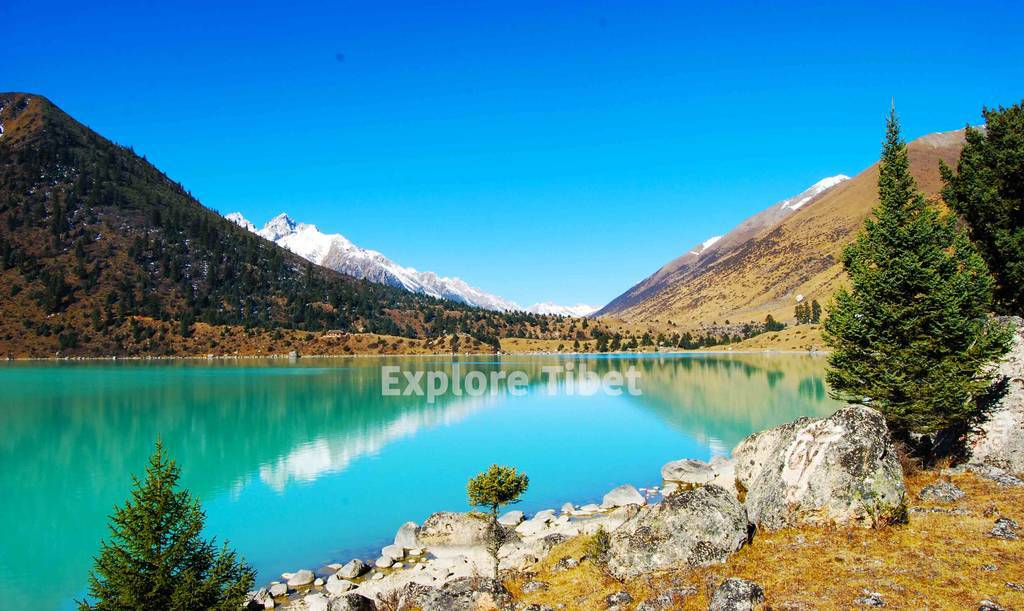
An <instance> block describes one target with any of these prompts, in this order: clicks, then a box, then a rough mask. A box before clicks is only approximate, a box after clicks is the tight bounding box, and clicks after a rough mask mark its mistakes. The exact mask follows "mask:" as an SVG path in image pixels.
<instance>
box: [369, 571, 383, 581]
mask: <svg viewBox="0 0 1024 611" xmlns="http://www.w3.org/2000/svg"><path fill="white" fill-rule="evenodd" d="M370 579H373V580H374V581H377V580H380V579H384V573H374V574H373V577H371V578H370Z"/></svg>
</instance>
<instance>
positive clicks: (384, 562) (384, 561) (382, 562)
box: [373, 556, 395, 569]
mask: <svg viewBox="0 0 1024 611" xmlns="http://www.w3.org/2000/svg"><path fill="white" fill-rule="evenodd" d="M394 563H395V561H394V560H393V559H391V558H388V557H387V556H381V557H380V558H377V561H376V562H374V563H373V566H375V567H377V568H378V569H387V568H391V565H392V564H394Z"/></svg>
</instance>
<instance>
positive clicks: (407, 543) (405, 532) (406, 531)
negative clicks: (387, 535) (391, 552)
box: [395, 522, 420, 549]
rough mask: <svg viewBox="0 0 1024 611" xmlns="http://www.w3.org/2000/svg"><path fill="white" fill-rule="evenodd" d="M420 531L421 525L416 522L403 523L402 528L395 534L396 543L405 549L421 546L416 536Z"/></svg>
mask: <svg viewBox="0 0 1024 611" xmlns="http://www.w3.org/2000/svg"><path fill="white" fill-rule="evenodd" d="M419 532H420V527H419V525H418V524H416V522H406V523H405V524H402V526H401V528H399V529H398V532H397V533H396V534H395V545H399V546H401V547H403V548H405V549H413V548H415V547H419V543H417V539H416V536H417V535H418V534H419Z"/></svg>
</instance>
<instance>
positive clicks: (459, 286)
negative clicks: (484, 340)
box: [225, 212, 597, 317]
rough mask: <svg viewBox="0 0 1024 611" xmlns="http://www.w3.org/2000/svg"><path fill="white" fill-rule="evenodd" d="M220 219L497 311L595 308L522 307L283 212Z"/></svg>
mask: <svg viewBox="0 0 1024 611" xmlns="http://www.w3.org/2000/svg"><path fill="white" fill-rule="evenodd" d="M225 218H227V219H228V220H230V221H232V222H233V223H235V224H236V225H238V226H239V227H243V228H245V229H248V230H249V231H251V232H253V233H255V234H257V235H259V236H261V237H263V238H265V239H267V240H270V241H271V242H274V243H275V244H277V245H278V246H281V247H283V248H286V249H288V250H290V251H291V252H293V253H295V254H297V255H299V256H300V257H302V258H304V259H307V260H309V261H312V262H313V263H316V264H317V265H322V266H324V267H326V268H329V269H333V270H334V271H337V272H341V273H343V274H347V275H349V276H354V277H356V278H361V279H364V280H369V281H371V282H376V283H378V284H384V285H387V286H393V287H396V288H400V289H404V290H406V291H409V292H412V293H418V294H421V295H429V296H431V297H436V298H439V299H448V300H450V301H456V302H459V303H464V304H466V305H470V306H473V307H478V308H484V309H487V310H494V311H498V312H502V311H525V312H530V313H533V314H553V315H560V316H577V317H578V316H587V315H589V314H592V313H594V311H596V310H597V307H596V306H589V305H585V304H577V305H573V306H561V305H557V304H554V303H550V302H544V303H537V304H534V305H531V306H529V307H527V308H524V307H522V306H520V305H519V304H518V303H516V302H514V301H511V300H509V299H505V298H503V297H499V296H497V295H492V294H491V293H487V292H485V291H482V290H480V289H478V288H476V287H473V286H470V285H469V284H468V283H466V282H465V281H464V280H462V279H460V278H450V277H446V276H439V275H438V274H436V273H434V272H430V271H419V270H417V269H415V268H412V267H404V266H402V265H399V264H397V263H395V262H394V261H392V260H391V259H388V258H387V257H385V256H384V255H383V254H381V253H379V252H377V251H375V250H369V249H366V248H361V247H359V246H356V245H355V244H353V243H352V242H351V241H350V240H349V239H348V238H346V237H345V236H343V235H341V234H340V233H323V232H322V231H320V230H319V229H318V228H317V226H316V225H312V224H309V223H298V222H296V221H295V220H293V219H292V218H291V217H290V216H288V215H287V214H283V213H282V214H279V215H277V216H275V217H274V218H272V219H270V220H269V221H268V222H267V224H266V225H264V226H263V228H262V229H257V228H256V226H255V225H254V224H253V223H251V222H249V220H247V219H246V218H245V217H244V216H242V214H241V213H239V212H232V213H230V214H227V215H225Z"/></svg>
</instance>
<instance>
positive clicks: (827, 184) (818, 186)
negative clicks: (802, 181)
mask: <svg viewBox="0 0 1024 611" xmlns="http://www.w3.org/2000/svg"><path fill="white" fill-rule="evenodd" d="M846 180H850V177H849V176H847V175H845V174H837V175H835V176H829V177H828V178H822V179H821V180H819V181H818V182H816V183H814V184H813V185H811V186H810V187H808V188H807V189H805V190H804V191H802V192H801V193H800V194H799V195H796V196H794V197H791V198H789V199H787V200H784V201H783V202H782V203H780V204H779V208H781V209H783V210H799V209H800V207H801V206H803V205H804V204H806V203H807V202H809V201H811V200H812V199H814V198H815V197H817V196H819V195H821V194H822V193H824V192H825V191H827V190H829V189H831V188H832V187H834V186H836V185H838V184H839V183H841V182H843V181H846Z"/></svg>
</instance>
